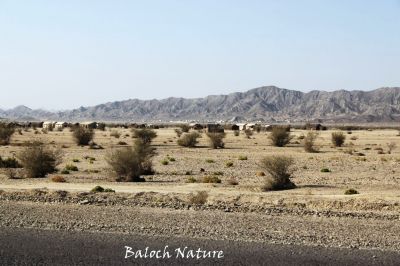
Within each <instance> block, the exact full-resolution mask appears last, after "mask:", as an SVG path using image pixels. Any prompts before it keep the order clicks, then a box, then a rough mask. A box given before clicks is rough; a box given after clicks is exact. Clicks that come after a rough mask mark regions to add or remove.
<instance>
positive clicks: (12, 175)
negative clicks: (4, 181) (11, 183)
mask: <svg viewBox="0 0 400 266" xmlns="http://www.w3.org/2000/svg"><path fill="white" fill-rule="evenodd" d="M3 173H4V174H5V175H6V176H7V178H8V179H17V178H19V176H18V170H17V169H16V168H6V169H4V170H3Z"/></svg>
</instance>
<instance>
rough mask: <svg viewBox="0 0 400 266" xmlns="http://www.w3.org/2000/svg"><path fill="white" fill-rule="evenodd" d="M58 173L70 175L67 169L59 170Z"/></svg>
mask: <svg viewBox="0 0 400 266" xmlns="http://www.w3.org/2000/svg"><path fill="white" fill-rule="evenodd" d="M60 173H61V174H62V175H69V174H70V172H69V171H68V170H67V169H63V170H61V172H60Z"/></svg>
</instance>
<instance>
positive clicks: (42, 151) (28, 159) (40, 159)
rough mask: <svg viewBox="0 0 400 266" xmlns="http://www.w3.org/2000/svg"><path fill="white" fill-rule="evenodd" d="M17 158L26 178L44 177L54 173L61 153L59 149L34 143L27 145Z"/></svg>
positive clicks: (60, 159) (59, 161)
mask: <svg viewBox="0 0 400 266" xmlns="http://www.w3.org/2000/svg"><path fill="white" fill-rule="evenodd" d="M17 158H18V160H19V161H20V162H21V165H22V166H23V167H24V170H25V172H26V175H27V176H28V177H30V178H33V177H44V176H46V175H47V174H50V173H54V172H55V171H56V166H57V165H59V164H60V163H61V161H62V152H61V151H60V150H59V149H57V150H53V149H50V148H47V147H45V146H44V145H43V143H41V142H38V141H35V142H32V143H29V144H27V146H26V147H25V148H24V149H23V150H22V151H21V152H20V153H18V156H17Z"/></svg>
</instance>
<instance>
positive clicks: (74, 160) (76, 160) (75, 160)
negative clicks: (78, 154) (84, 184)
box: [72, 159, 80, 163]
mask: <svg viewBox="0 0 400 266" xmlns="http://www.w3.org/2000/svg"><path fill="white" fill-rule="evenodd" d="M72 161H73V162H74V163H79V162H80V160H79V159H72Z"/></svg>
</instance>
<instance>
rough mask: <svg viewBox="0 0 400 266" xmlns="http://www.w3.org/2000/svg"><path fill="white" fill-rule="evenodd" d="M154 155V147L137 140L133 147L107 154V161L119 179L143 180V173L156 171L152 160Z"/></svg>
mask: <svg viewBox="0 0 400 266" xmlns="http://www.w3.org/2000/svg"><path fill="white" fill-rule="evenodd" d="M154 155H155V152H154V148H152V147H150V145H149V144H145V143H143V142H142V141H141V140H136V141H135V143H134V146H133V147H132V148H128V147H126V148H121V149H117V150H115V151H113V152H111V153H109V154H107V156H106V161H107V163H108V164H109V166H110V167H111V169H112V171H113V172H114V173H115V175H116V177H117V178H116V180H117V181H132V182H143V181H145V179H144V178H142V177H140V176H141V175H142V174H151V173H154V171H153V170H152V161H151V158H152V157H153V156H154Z"/></svg>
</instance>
